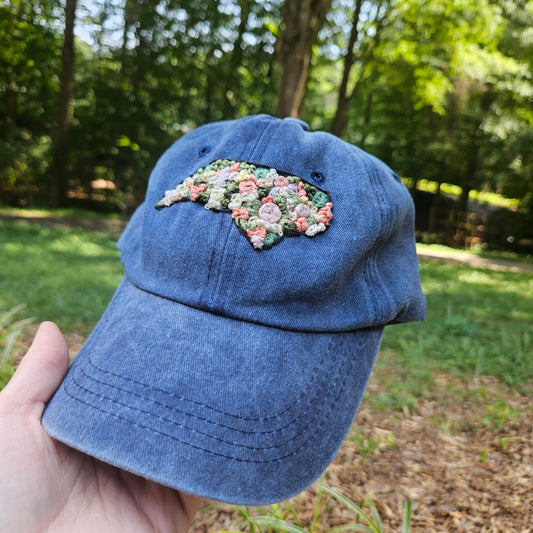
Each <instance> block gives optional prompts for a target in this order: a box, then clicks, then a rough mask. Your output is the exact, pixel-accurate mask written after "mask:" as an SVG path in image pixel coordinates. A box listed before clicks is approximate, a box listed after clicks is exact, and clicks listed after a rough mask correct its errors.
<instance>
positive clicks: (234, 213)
mask: <svg viewBox="0 0 533 533" xmlns="http://www.w3.org/2000/svg"><path fill="white" fill-rule="evenodd" d="M237 217H242V218H244V220H248V219H249V218H250V213H248V211H246V209H244V208H242V207H241V208H237V209H234V210H233V211H232V212H231V218H237Z"/></svg>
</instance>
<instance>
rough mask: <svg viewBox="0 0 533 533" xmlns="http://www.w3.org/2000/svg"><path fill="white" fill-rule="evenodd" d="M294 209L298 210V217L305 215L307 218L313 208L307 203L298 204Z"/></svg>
mask: <svg viewBox="0 0 533 533" xmlns="http://www.w3.org/2000/svg"><path fill="white" fill-rule="evenodd" d="M294 211H295V212H296V215H297V216H298V217H305V218H307V217H308V216H309V213H310V212H311V210H310V209H309V206H308V205H306V204H298V205H297V206H296V207H295V208H294Z"/></svg>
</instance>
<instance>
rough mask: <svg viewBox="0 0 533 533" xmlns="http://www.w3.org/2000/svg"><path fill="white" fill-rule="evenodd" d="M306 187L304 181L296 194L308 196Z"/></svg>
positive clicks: (299, 185)
mask: <svg viewBox="0 0 533 533" xmlns="http://www.w3.org/2000/svg"><path fill="white" fill-rule="evenodd" d="M304 187H305V184H304V182H303V181H300V182H299V183H298V192H297V193H296V194H298V196H302V197H303V196H307V191H306V190H305V189H304Z"/></svg>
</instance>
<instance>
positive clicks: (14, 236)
mask: <svg viewBox="0 0 533 533" xmlns="http://www.w3.org/2000/svg"><path fill="white" fill-rule="evenodd" d="M115 241H116V238H115V237H111V236H110V235H107V234H97V233H90V234H89V233H86V232H83V231H78V230H75V231H62V230H56V229H50V228H46V227H43V226H39V225H32V226H22V225H18V224H12V223H3V222H0V312H2V311H6V310H8V309H11V308H13V307H15V306H17V305H19V304H24V305H25V312H26V314H27V316H31V317H33V318H34V320H35V321H36V322H37V323H39V322H42V321H43V320H52V321H54V322H56V323H57V324H58V325H59V326H60V327H61V328H62V329H63V330H64V331H66V332H68V331H73V330H75V331H76V332H77V333H80V334H82V335H83V334H87V333H89V332H90V330H91V329H92V328H93V327H94V325H95V323H96V321H97V320H98V318H99V317H100V315H101V313H102V311H103V310H104V309H105V307H106V305H107V303H108V301H109V300H110V298H111V296H112V295H113V292H114V290H115V288H116V286H117V285H118V282H119V280H120V278H121V275H122V265H121V264H120V261H119V253H118V251H117V249H116V246H115Z"/></svg>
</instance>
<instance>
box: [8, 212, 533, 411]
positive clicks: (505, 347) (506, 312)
mask: <svg viewBox="0 0 533 533" xmlns="http://www.w3.org/2000/svg"><path fill="white" fill-rule="evenodd" d="M115 241H116V237H114V236H110V235H108V234H101V233H98V234H97V233H87V232H83V231H78V230H76V231H62V230H55V229H49V228H45V227H42V226H38V225H32V226H22V225H18V224H13V223H1V222H0V313H2V312H6V311H8V310H10V309H12V308H13V307H15V306H17V305H19V304H24V306H25V307H24V309H23V310H22V311H19V313H17V319H21V318H26V317H32V318H33V319H34V322H35V323H39V322H40V321H42V320H53V321H55V322H57V323H58V324H59V326H60V327H61V328H62V329H63V330H64V331H66V332H69V331H75V332H76V333H80V334H81V335H86V334H88V333H89V331H90V330H91V329H92V327H93V326H94V325H95V323H96V321H97V320H98V318H99V317H100V315H101V313H102V312H103V310H104V309H105V307H106V305H107V303H108V302H109V300H110V298H111V296H112V295H113V292H114V290H115V288H116V286H117V284H118V282H119V280H120V278H121V276H122V265H121V264H120V261H119V253H118V251H117V249H116V247H115ZM421 275H422V285H423V288H424V292H425V294H426V296H427V301H428V320H427V321H426V322H424V323H414V324H405V325H395V326H391V327H389V328H387V331H386V334H385V338H384V342H383V350H384V352H385V353H384V356H383V357H382V358H381V362H380V363H379V364H381V365H383V364H386V365H389V366H391V368H392V370H391V372H392V374H393V375H392V376H391V387H390V395H389V397H388V398H386V399H384V401H385V403H386V402H387V401H395V402H397V403H398V402H399V403H400V404H403V405H401V406H402V407H405V406H406V405H407V406H408V404H409V402H410V401H414V399H415V398H416V397H417V396H418V395H420V394H423V392H424V390H425V388H427V386H429V384H431V379H432V371H433V370H434V369H444V370H448V369H449V370H452V371H454V372H457V373H458V374H460V375H461V377H462V378H463V379H464V380H465V381H466V382H470V381H472V380H475V378H476V377H477V376H478V375H483V374H488V375H494V376H498V377H500V378H501V379H502V380H503V381H504V382H505V383H507V384H509V385H511V386H513V387H516V388H521V387H523V386H524V385H529V384H531V382H532V381H533V360H532V357H531V355H532V354H533V275H532V274H525V273H524V274H521V273H511V272H497V271H491V270H479V269H473V268H470V267H468V266H463V265H457V264H447V263H435V262H422V264H421ZM384 407H386V405H385V406H384ZM396 407H397V405H396Z"/></svg>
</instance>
